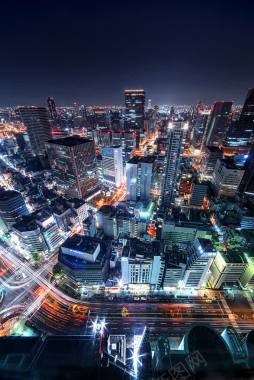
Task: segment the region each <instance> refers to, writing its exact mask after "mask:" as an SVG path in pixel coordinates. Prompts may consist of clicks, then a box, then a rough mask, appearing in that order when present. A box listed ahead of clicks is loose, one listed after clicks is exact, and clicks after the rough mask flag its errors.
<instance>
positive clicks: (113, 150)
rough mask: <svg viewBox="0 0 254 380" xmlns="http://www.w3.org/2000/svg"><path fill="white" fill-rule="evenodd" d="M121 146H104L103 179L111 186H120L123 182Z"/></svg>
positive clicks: (102, 153) (102, 151) (102, 152)
mask: <svg viewBox="0 0 254 380" xmlns="http://www.w3.org/2000/svg"><path fill="white" fill-rule="evenodd" d="M122 154H123V153H122V147H121V146H120V145H118V146H111V147H104V148H102V150H101V155H102V174H103V180H104V181H105V182H106V183H108V184H109V185H111V186H113V187H121V186H122V183H123V157H122Z"/></svg>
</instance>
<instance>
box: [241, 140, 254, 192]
mask: <svg viewBox="0 0 254 380" xmlns="http://www.w3.org/2000/svg"><path fill="white" fill-rule="evenodd" d="M239 191H240V192H241V193H251V194H254V144H253V145H252V146H251V149H250V152H249V154H248V157H247V159H246V162H245V172H244V175H243V178H242V181H241V184H240V186H239Z"/></svg>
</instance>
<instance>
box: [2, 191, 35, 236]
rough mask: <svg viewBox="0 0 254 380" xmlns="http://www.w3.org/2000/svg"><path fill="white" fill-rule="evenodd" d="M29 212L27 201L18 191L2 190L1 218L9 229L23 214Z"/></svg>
mask: <svg viewBox="0 0 254 380" xmlns="http://www.w3.org/2000/svg"><path fill="white" fill-rule="evenodd" d="M28 214H29V212H28V210H27V207H26V204H25V201H24V199H23V197H22V195H21V194H20V193H19V192H18V191H14V190H1V191H0V218H1V219H2V221H3V222H4V224H5V225H6V227H7V229H10V228H11V226H12V225H13V224H14V223H16V222H18V220H19V219H20V218H21V217H22V216H24V215H28Z"/></svg>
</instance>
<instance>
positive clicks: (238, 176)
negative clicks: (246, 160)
mask: <svg viewBox="0 0 254 380" xmlns="http://www.w3.org/2000/svg"><path fill="white" fill-rule="evenodd" d="M243 175H244V170H243V169H241V168H239V167H237V166H236V165H235V163H234V161H233V160H231V159H222V160H217V163H216V166H215V169H214V175H213V180H214V184H215V187H216V189H217V191H218V194H219V195H227V196H234V195H235V194H236V192H237V191H238V187H239V185H240V183H241V181H242V178H243Z"/></svg>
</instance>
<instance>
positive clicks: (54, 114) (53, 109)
mask: <svg viewBox="0 0 254 380" xmlns="http://www.w3.org/2000/svg"><path fill="white" fill-rule="evenodd" d="M47 103H48V110H49V114H50V118H51V119H52V120H55V119H57V112H56V103H55V100H54V98H52V96H49V97H48V99H47Z"/></svg>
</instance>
